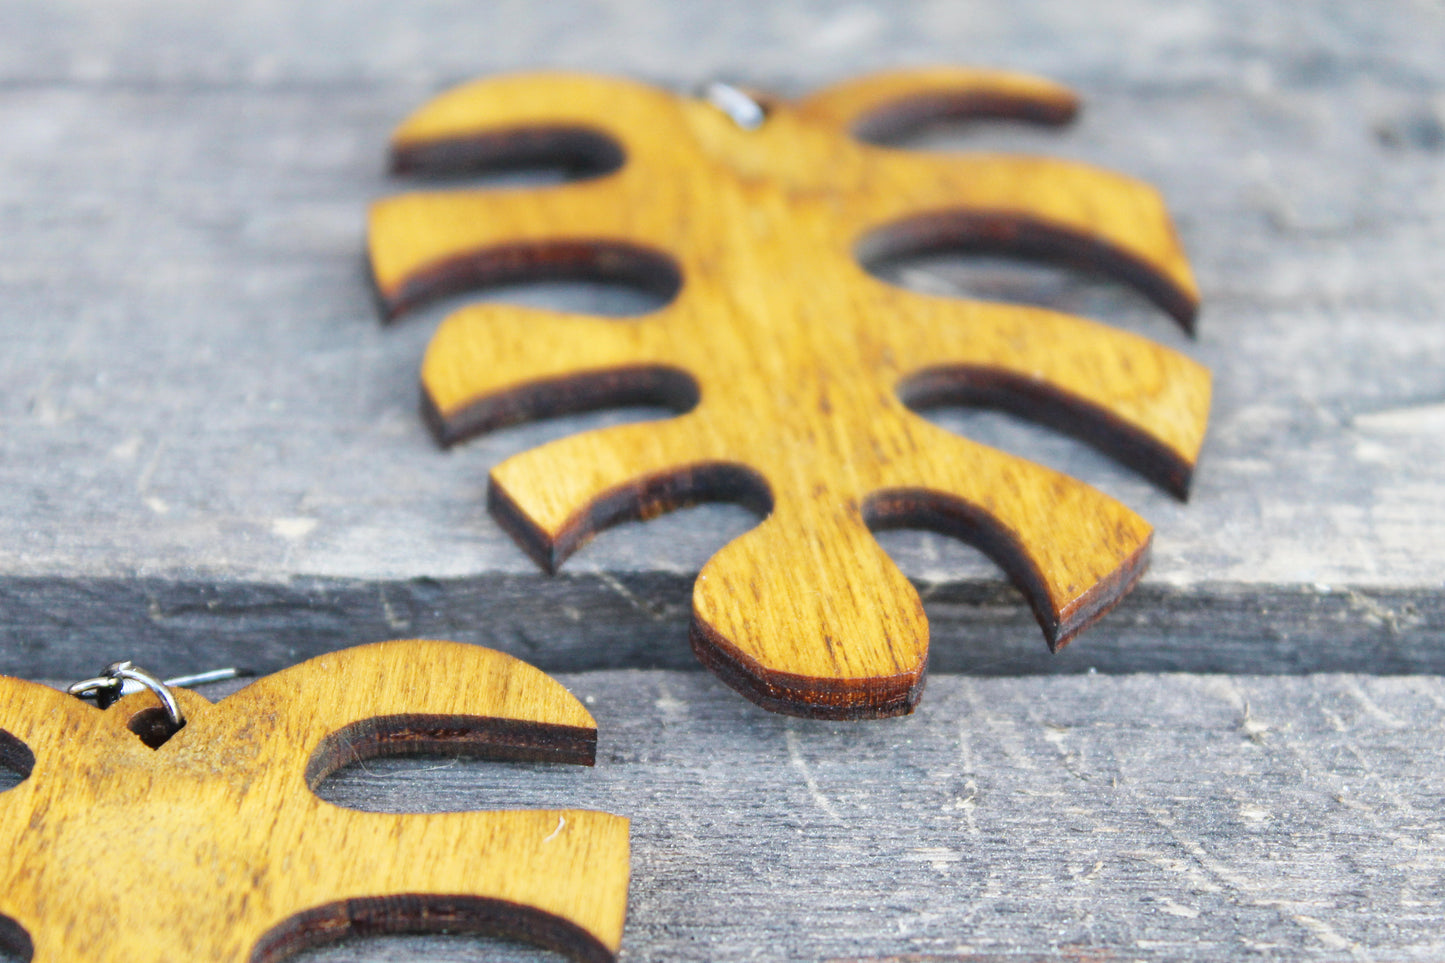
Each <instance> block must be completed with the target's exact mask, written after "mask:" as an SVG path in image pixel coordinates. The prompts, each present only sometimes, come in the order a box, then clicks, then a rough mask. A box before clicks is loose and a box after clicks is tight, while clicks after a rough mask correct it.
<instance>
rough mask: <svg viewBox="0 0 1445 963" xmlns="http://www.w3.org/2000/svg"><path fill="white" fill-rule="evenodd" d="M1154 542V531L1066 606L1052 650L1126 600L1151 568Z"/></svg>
mask: <svg viewBox="0 0 1445 963" xmlns="http://www.w3.org/2000/svg"><path fill="white" fill-rule="evenodd" d="M1153 545H1154V536H1153V535H1152V534H1151V535H1150V536H1149V537H1148V538H1146V539H1145V540H1144V544H1143V545H1141V546H1139V548H1138V550H1137V551H1135V552H1134V554H1132V555H1130V556H1129V557H1128V558H1126V559H1125V560H1124V561H1123V563H1122V564H1121V565H1120V566H1119V567H1118V568H1116V569H1114V571H1112V572H1110V573H1109V574H1108V575H1107V576H1105V577H1104V578H1102V579H1100V580H1099V581H1098V582H1096V583H1094V587H1093V588H1091V589H1089V590H1088V591H1087V592H1085V593H1084V594H1083V595H1082V596H1080V597H1079V599H1078V600H1077V601H1075V602H1074V604H1073V605H1070V606H1069V607H1068V608H1066V609H1065V610H1064V617H1063V619H1062V620H1061V621H1060V623H1059V627H1058V634H1057V635H1056V637H1055V639H1054V641H1053V642H1051V643H1050V644H1049V649H1050V650H1052V651H1054V652H1057V651H1058V650H1059V649H1062V648H1063V647H1064V646H1066V645H1068V644H1069V643H1070V642H1072V641H1073V640H1074V636H1076V635H1078V634H1079V633H1080V632H1082V631H1084V630H1085V629H1087V628H1088V627H1089V626H1091V625H1093V624H1094V623H1095V622H1097V621H1099V620H1100V619H1102V618H1103V617H1104V616H1105V615H1107V614H1108V613H1109V610H1110V609H1112V608H1113V607H1114V606H1116V605H1118V604H1119V603H1120V602H1122V601H1124V596H1126V595H1128V594H1129V592H1130V591H1131V590H1132V589H1133V588H1134V586H1135V585H1137V584H1138V583H1139V579H1141V578H1143V577H1144V572H1145V571H1146V570H1147V569H1148V568H1149V555H1150V552H1151V550H1152V548H1153Z"/></svg>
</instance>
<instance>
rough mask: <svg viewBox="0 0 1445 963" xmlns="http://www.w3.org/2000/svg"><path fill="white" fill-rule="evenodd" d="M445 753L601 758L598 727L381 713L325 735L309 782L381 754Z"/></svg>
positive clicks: (503, 758)
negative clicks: (383, 714) (598, 755)
mask: <svg viewBox="0 0 1445 963" xmlns="http://www.w3.org/2000/svg"><path fill="white" fill-rule="evenodd" d="M443 754H445V755H462V756H468V757H470V758H473V759H487V760H491V761H496V762H560V763H572V764H574V765H579V766H590V765H593V764H594V762H595V761H596V758H597V730H596V729H585V728H581V727H578V726H564V725H556V724H552V723H541V722H523V721H520V720H517V719H497V718H493V717H490V716H463V715H429V714H421V713H418V714H402V715H387V716H376V717H374V718H371V719H362V720H361V721H359V722H353V723H351V724H350V725H348V726H344V727H342V728H341V729H338V730H337V731H336V732H333V733H331V734H330V735H328V736H327V737H326V738H325V739H322V740H321V743H320V744H319V745H318V746H317V747H316V749H315V750H314V751H313V752H312V753H311V759H310V761H309V762H307V764H306V782H307V784H308V785H310V786H311V787H312V788H313V789H314V788H316V786H318V785H319V784H320V783H321V781H322V780H323V779H325V778H326V777H327V776H329V775H331V774H332V773H333V772H335V771H336V770H337V769H340V768H341V767H342V766H345V765H350V764H351V763H354V762H364V761H365V760H367V759H376V758H378V757H380V756H420V755H443Z"/></svg>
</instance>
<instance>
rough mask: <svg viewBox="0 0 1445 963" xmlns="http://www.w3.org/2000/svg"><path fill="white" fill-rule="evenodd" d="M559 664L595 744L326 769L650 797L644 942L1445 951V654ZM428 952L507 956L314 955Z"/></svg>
mask: <svg viewBox="0 0 1445 963" xmlns="http://www.w3.org/2000/svg"><path fill="white" fill-rule="evenodd" d="M562 679H563V681H564V682H565V683H566V684H567V685H568V686H569V687H570V688H571V689H572V691H573V692H574V693H576V694H577V695H579V696H580V697H582V698H583V699H584V700H585V701H586V703H587V705H588V708H589V710H590V711H591V712H592V713H593V714H594V715H595V717H596V718H597V721H598V729H599V743H598V764H597V767H596V769H594V770H585V769H576V768H574V767H566V766H559V767H545V766H537V765H526V766H522V765H503V764H481V763H474V762H467V761H455V760H440V759H433V760H425V761H419V762H418V761H413V762H408V763H405V764H403V763H400V762H397V761H395V760H393V761H380V760H377V761H371V762H368V763H366V764H365V765H364V766H361V765H358V766H354V767H351V768H349V769H346V770H344V771H342V772H341V773H340V774H338V775H336V776H334V777H332V779H331V780H330V781H328V782H327V783H326V784H324V785H323V787H322V789H321V793H322V795H323V796H324V797H325V798H327V799H330V800H332V801H334V802H337V803H339V804H342V805H347V806H358V807H362V808H367V809H377V810H382V811H387V812H392V811H407V810H412V809H418V810H426V811H441V810H464V809H477V808H487V807H495V806H515V807H533V806H563V805H565V806H583V807H592V808H599V809H605V810H608V811H611V812H616V813H618V814H621V815H626V816H628V817H630V818H631V819H632V826H633V835H632V844H633V864H632V865H633V880H632V890H631V903H630V911H629V917H628V923H627V930H626V933H625V936H624V943H623V951H624V952H623V955H624V958H625V959H627V960H631V961H646V960H675V961H692V960H696V961H711V960H743V959H767V960H830V959H847V960H855V959H878V958H888V959H892V960H898V959H910V960H915V959H922V960H929V961H938V963H942V961H963V960H975V959H985V960H989V959H1020V958H1030V959H1032V958H1038V959H1114V958H1119V959H1142V960H1164V959H1171V960H1219V959H1238V958H1241V957H1249V956H1255V955H1260V956H1264V957H1268V958H1272V959H1295V960H1316V959H1318V960H1324V959H1342V958H1351V957H1358V958H1366V959H1390V960H1431V959H1438V958H1439V957H1440V955H1441V953H1442V951H1445V934H1442V932H1441V929H1440V919H1441V918H1442V915H1445V807H1442V806H1441V805H1440V800H1441V797H1442V795H1445V770H1442V768H1441V767H1440V765H1439V747H1438V739H1436V738H1435V736H1434V734H1435V733H1438V732H1439V731H1440V728H1441V726H1442V725H1445V682H1442V680H1441V679H1440V678H1438V677H1431V678H1427V677H1396V678H1375V677H1363V676H1352V675H1334V676H1314V677H1310V678H1298V677H1273V678H1261V677H1238V676H1233V677H1232V676H1222V675H1209V676H1198V675H1160V676H1131V677H1114V676H1105V675H1091V676H1073V677H1068V678H1052V679H975V678H967V677H958V676H938V677H935V678H934V679H933V681H932V682H931V683H930V692H929V695H928V697H927V698H926V699H924V700H923V703H922V705H921V706H920V708H919V711H918V712H917V714H915V715H914V716H911V717H908V718H904V719H897V720H889V721H886V722H881V723H869V724H836V723H818V722H807V721H802V720H795V719H785V718H781V717H778V716H773V715H769V714H767V713H765V712H763V711H761V710H759V709H757V708H756V707H754V706H752V705H750V704H748V703H746V702H744V701H743V700H740V699H738V698H737V697H736V696H735V695H734V694H733V693H732V692H731V691H730V690H728V689H726V688H725V687H724V686H723V685H722V684H721V683H719V682H718V681H716V680H715V679H713V678H712V677H711V676H709V675H706V674H704V673H696V672H687V673H679V672H664V671H654V672H639V671H625V672H589V673H585V674H580V675H569V676H563V677H562ZM1011 954H1017V955H1016V956H1015V955H1011ZM1030 954H1032V955H1030ZM418 957H420V958H427V959H433V958H434V959H439V960H456V961H470V960H481V959H493V958H494V957H493V956H490V955H487V950H486V949H485V946H484V944H482V943H480V942H475V941H468V940H463V939H460V938H454V939H431V940H423V939H420V938H418V939H415V940H388V941H385V942H382V941H377V942H375V943H365V942H355V943H351V944H347V945H344V946H341V947H335V948H333V949H331V950H328V951H325V952H316V953H314V954H312V955H311V956H309V957H304V959H308V960H314V961H317V963H320V961H323V960H324V961H328V963H336V961H342V960H355V961H361V960H366V961H371V960H402V959H415V958H418ZM514 958H517V959H543V958H545V957H543V956H541V955H532V956H529V955H527V954H525V953H523V954H518V955H517V956H516V957H514Z"/></svg>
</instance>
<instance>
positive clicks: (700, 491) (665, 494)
mask: <svg viewBox="0 0 1445 963" xmlns="http://www.w3.org/2000/svg"><path fill="white" fill-rule="evenodd" d="M701 502H735V503H736V504H739V505H742V506H743V507H744V508H747V509H749V510H751V511H753V512H754V513H756V514H757V515H758V516H759V518H764V517H766V516H767V515H768V514H769V513H771V512H772V510H773V498H772V491H771V489H769V487H768V483H767V481H766V480H765V479H764V478H763V477H762V476H761V475H759V474H758V473H757V472H755V471H753V470H752V469H751V468H748V467H746V466H743V465H738V464H733V463H730V462H700V463H697V464H693V465H688V466H685V467H682V468H678V469H676V470H674V471H670V472H664V473H661V474H657V475H649V476H645V477H642V478H638V479H636V480H635V481H633V482H632V483H631V484H628V485H623V486H621V487H618V488H614V489H612V490H611V491H609V492H606V493H604V494H603V495H602V496H601V497H599V498H596V499H594V500H593V501H592V502H591V503H590V504H589V505H587V506H586V507H584V508H583V509H582V510H581V511H579V512H577V513H576V514H575V515H573V516H572V517H571V518H569V519H568V520H567V522H566V523H565V524H564V525H563V526H562V528H561V529H560V530H559V531H557V532H555V533H549V532H547V531H544V530H543V529H542V528H541V527H540V526H538V525H537V524H536V523H535V522H534V521H532V519H531V518H530V517H529V516H528V515H527V513H526V512H524V511H523V510H522V508H521V507H520V506H519V505H518V504H517V502H516V501H515V500H514V499H513V498H512V497H511V495H509V494H508V493H507V492H506V491H505V490H504V489H503V488H502V486H501V485H499V484H497V482H496V479H495V478H493V479H492V480H491V483H490V484H489V485H488V486H487V509H488V510H489V511H490V512H491V513H492V517H494V518H495V519H496V520H497V523H498V524H499V525H501V527H502V528H503V530H505V531H506V532H507V534H508V535H510V536H511V537H512V538H513V540H515V541H516V542H517V544H518V545H519V546H520V547H521V548H522V550H523V551H525V552H526V553H527V554H528V555H530V556H531V557H532V559H533V560H534V561H535V562H536V563H537V564H538V565H539V566H541V567H542V568H543V569H544V570H545V571H546V572H547V573H548V574H551V575H555V574H556V573H557V570H558V569H559V568H560V567H561V565H562V563H563V562H564V561H566V559H567V557H568V556H569V555H571V554H572V553H573V552H575V551H577V550H578V549H579V548H581V547H582V546H583V545H585V544H587V542H588V541H590V540H591V539H592V537H593V536H594V535H596V534H597V533H598V532H600V531H602V530H603V529H606V528H609V527H611V526H613V525H617V524H619V523H621V522H626V521H645V520H647V519H650V518H656V517H657V516H659V515H662V514H665V513H667V512H670V511H673V510H674V509H678V508H683V507H686V506H688V505H696V504H699V503H701Z"/></svg>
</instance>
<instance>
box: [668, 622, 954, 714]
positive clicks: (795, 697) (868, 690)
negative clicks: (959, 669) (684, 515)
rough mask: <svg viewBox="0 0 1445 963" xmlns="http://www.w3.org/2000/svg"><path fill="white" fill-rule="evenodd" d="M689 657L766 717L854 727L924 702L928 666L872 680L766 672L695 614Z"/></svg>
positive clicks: (690, 632) (690, 631) (906, 712)
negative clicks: (826, 721)
mask: <svg viewBox="0 0 1445 963" xmlns="http://www.w3.org/2000/svg"><path fill="white" fill-rule="evenodd" d="M688 638H689V640H690V641H691V642H692V651H693V654H695V655H696V656H697V659H698V661H699V662H701V663H702V664H703V665H704V666H706V667H707V668H708V669H709V670H710V671H711V672H712V673H713V674H714V675H716V676H717V677H718V678H719V679H721V680H722V681H723V682H724V683H725V684H727V685H728V686H729V687H730V688H732V689H734V690H736V691H738V692H740V693H742V694H743V695H744V696H745V697H746V698H747V699H749V700H750V701H752V702H755V703H757V704H758V705H759V706H761V707H763V708H764V709H767V710H768V711H769V712H776V713H779V714H780V715H786V716H797V717H799V718H803V719H832V720H838V721H845V722H847V721H854V720H861V719H888V718H892V717H894V716H906V715H910V714H911V713H912V712H913V710H914V709H915V708H916V707H917V705H918V700H919V699H921V698H922V697H923V686H924V682H925V680H926V678H927V674H928V663H927V660H926V659H925V661H924V663H923V664H922V665H920V666H919V667H918V671H917V673H901V674H899V675H895V676H878V677H875V678H871V679H829V678H820V677H815V676H805V675H796V674H794V673H791V672H769V671H768V670H767V669H764V668H763V667H762V666H761V665H759V664H758V663H757V661H756V660H754V659H751V658H749V657H748V656H746V655H744V654H743V653H741V652H739V651H738V650H737V648H736V647H735V646H734V645H733V644H732V643H731V642H729V641H728V640H727V639H726V638H724V637H723V635H722V634H721V633H719V632H718V631H717V630H716V629H714V628H713V627H712V626H710V625H708V624H707V623H706V622H705V621H703V620H702V619H701V618H699V617H698V615H697V613H695V612H694V613H693V616H692V625H691V627H690V629H689V630H688Z"/></svg>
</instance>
